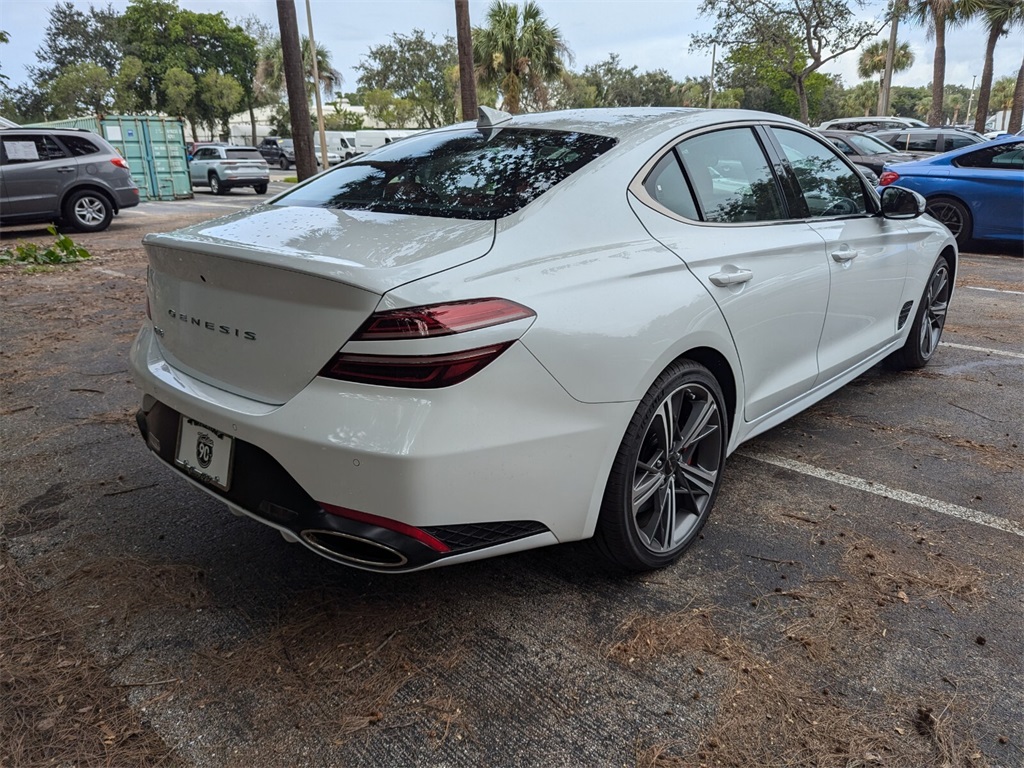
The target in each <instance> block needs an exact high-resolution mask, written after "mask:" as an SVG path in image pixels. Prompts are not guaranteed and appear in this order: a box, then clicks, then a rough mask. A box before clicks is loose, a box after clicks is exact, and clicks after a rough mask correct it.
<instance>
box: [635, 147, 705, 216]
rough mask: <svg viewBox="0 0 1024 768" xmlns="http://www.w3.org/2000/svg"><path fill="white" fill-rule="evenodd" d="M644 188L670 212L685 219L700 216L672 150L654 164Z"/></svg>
mask: <svg viewBox="0 0 1024 768" xmlns="http://www.w3.org/2000/svg"><path fill="white" fill-rule="evenodd" d="M644 189H646V190H647V194H649V195H650V196H651V198H652V199H653V200H655V201H657V202H659V203H661V204H662V205H663V206H665V207H666V208H668V209H669V210H670V211H672V213H678V214H679V215H680V216H683V217H685V218H687V219H693V220H697V219H699V218H700V216H698V215H697V206H696V205H694V202H693V195H691V194H690V188H689V186H687V184H686V179H685V178H683V169H682V168H680V167H679V160H678V159H677V158H676V153H675V152H674V151H673V152H668V153H666V154H665V156H664V157H662V158H661V160H659V161H658V164H657V165H656V166H654V170H653V171H651V175H650V176H648V177H647V181H645V182H644Z"/></svg>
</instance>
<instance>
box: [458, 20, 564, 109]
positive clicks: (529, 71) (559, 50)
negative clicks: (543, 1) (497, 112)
mask: <svg viewBox="0 0 1024 768" xmlns="http://www.w3.org/2000/svg"><path fill="white" fill-rule="evenodd" d="M571 56H572V54H571V52H570V51H569V47H568V46H567V45H566V44H565V41H564V40H562V33H561V31H560V30H559V29H558V27H556V26H553V25H552V24H550V23H549V22H548V20H547V19H546V18H544V14H543V12H542V11H541V9H540V6H539V5H537V3H535V2H534V1H533V0H526V2H525V3H524V4H523V7H522V10H520V7H519V6H518V5H516V4H515V3H514V2H505V0H494V2H493V3H491V7H490V8H488V10H487V25H486V26H484V27H478V28H476V29H474V30H473V60H474V62H476V73H477V78H478V79H479V80H480V81H481V82H482V83H485V84H489V85H493V86H495V87H497V89H498V91H499V92H500V93H501V100H502V109H504V110H506V111H507V112H511V113H512V114H516V113H518V112H520V111H521V110H522V109H523V107H524V106H527V105H528V106H539V107H542V108H543V107H546V106H547V103H548V91H547V86H548V83H550V82H552V81H554V80H556V79H557V78H560V77H561V76H562V75H563V74H564V73H565V61H566V60H569V59H571Z"/></svg>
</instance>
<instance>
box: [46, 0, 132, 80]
mask: <svg viewBox="0 0 1024 768" xmlns="http://www.w3.org/2000/svg"><path fill="white" fill-rule="evenodd" d="M119 19H120V16H119V15H118V13H117V11H115V10H114V8H113V6H111V5H108V6H107V7H106V8H96V7H95V6H93V5H91V4H90V5H89V9H88V10H85V11H84V10H80V9H79V8H76V7H75V4H74V3H71V2H62V3H57V4H56V5H55V6H53V7H52V8H51V9H50V11H49V21H48V22H47V25H46V33H45V34H44V36H43V43H42V45H41V46H40V47H39V48H38V49H36V59H37V60H38V61H39V63H40V66H36V67H29V76H30V77H31V78H32V79H33V80H35V81H36V82H37V83H46V82H51V81H52V80H54V79H56V78H57V77H59V76H60V74H61V73H62V72H63V71H64V70H65V69H66V68H68V67H71V66H74V65H76V64H84V63H86V62H88V63H90V64H95V65H97V66H100V67H102V68H103V69H104V70H106V72H107V74H109V75H111V76H113V75H114V74H115V73H116V72H117V69H118V64H119V62H120V60H121V56H122V45H121V35H120V28H119V26H118V21H119Z"/></svg>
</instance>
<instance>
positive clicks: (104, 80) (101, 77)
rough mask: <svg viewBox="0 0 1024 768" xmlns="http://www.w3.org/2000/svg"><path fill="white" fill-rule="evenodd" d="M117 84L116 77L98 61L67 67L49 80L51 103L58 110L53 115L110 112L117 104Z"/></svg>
mask: <svg viewBox="0 0 1024 768" xmlns="http://www.w3.org/2000/svg"><path fill="white" fill-rule="evenodd" d="M114 84H115V80H114V78H113V77H111V75H110V73H109V72H107V70H105V69H104V68H103V67H101V66H100V65H99V64H91V63H89V62H84V63H82V64H73V65H71V66H69V67H66V68H65V69H64V71H63V72H62V73H61V74H60V76H58V77H57V79H56V80H54V81H53V82H52V83H50V87H49V96H50V102H51V104H54V105H57V106H56V109H57V110H59V112H55V113H54V114H53V117H55V118H57V119H61V118H66V117H80V116H82V115H97V114H102V113H104V112H109V111H110V108H111V107H112V106H113V103H114V93H113V91H114ZM61 113H62V114H61Z"/></svg>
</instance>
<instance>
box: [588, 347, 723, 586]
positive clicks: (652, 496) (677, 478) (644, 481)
mask: <svg viewBox="0 0 1024 768" xmlns="http://www.w3.org/2000/svg"><path fill="white" fill-rule="evenodd" d="M728 421H729V419H728V414H727V413H726V411H725V398H724V397H723V396H722V389H721V387H720V386H719V384H718V381H717V380H716V379H715V377H714V376H712V375H711V372H710V371H709V370H708V369H707V368H705V367H704V366H702V365H700V364H698V363H695V362H693V361H691V360H680V361H678V362H676V363H673V364H672V365H671V366H669V367H668V368H667V369H666V370H665V372H664V373H662V374H661V376H659V377H658V379H657V380H656V381H655V382H654V384H652V385H651V388H650V389H649V390H648V392H647V394H646V395H645V396H644V398H643V400H641V401H640V405H639V406H638V407H637V410H636V412H635V413H634V414H633V418H632V419H631V420H630V423H629V427H628V428H627V429H626V434H625V436H624V437H623V438H622V443H621V445H620V446H619V451H618V454H617V455H616V457H615V462H614V463H613V464H612V471H611V474H610V476H609V478H608V485H607V487H606V488H605V493H604V500H603V501H602V503H601V513H600V516H599V517H598V522H597V531H596V533H595V540H596V544H597V547H598V550H599V551H600V552H601V553H602V554H603V555H604V556H605V557H606V558H608V559H609V560H610V561H611V562H612V563H614V564H616V565H618V566H621V567H623V568H626V569H628V570H631V571H649V570H652V569H654V568H662V567H664V566H666V565H670V564H672V563H673V562H674V561H675V560H676V559H677V558H678V557H679V555H681V554H682V553H683V551H684V550H685V549H686V548H687V547H689V546H690V544H692V543H693V541H694V540H695V539H696V538H697V536H698V534H699V533H700V531H701V529H702V528H703V527H704V524H705V523H706V522H707V519H708V515H709V514H710V513H711V507H712V505H713V504H714V502H715V496H716V495H717V494H718V487H719V482H720V479H721V476H722V471H723V470H724V469H725V451H726V447H727V443H728Z"/></svg>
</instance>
